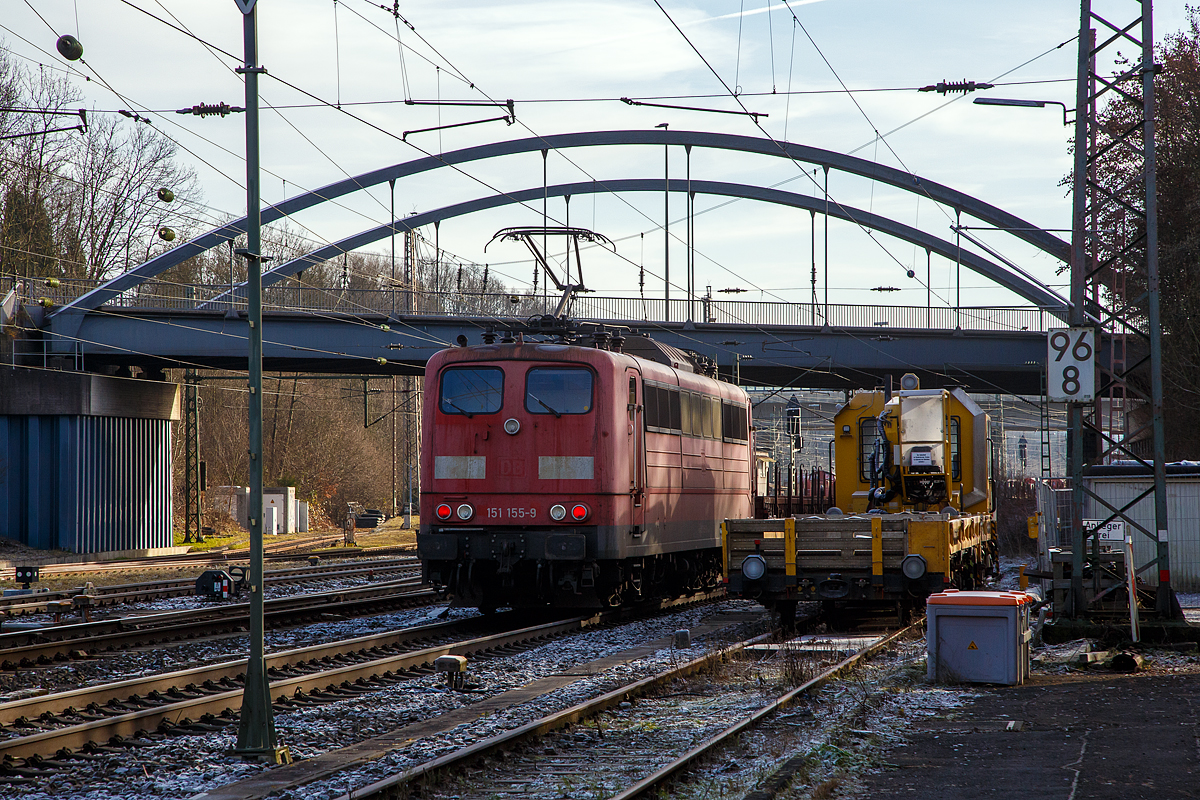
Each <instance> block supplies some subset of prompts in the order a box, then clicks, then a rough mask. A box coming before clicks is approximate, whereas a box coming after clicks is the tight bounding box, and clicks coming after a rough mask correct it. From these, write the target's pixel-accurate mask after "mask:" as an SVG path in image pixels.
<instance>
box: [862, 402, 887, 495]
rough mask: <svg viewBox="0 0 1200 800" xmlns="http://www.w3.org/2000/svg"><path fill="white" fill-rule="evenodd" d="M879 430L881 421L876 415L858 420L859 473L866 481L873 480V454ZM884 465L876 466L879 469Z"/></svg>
mask: <svg viewBox="0 0 1200 800" xmlns="http://www.w3.org/2000/svg"><path fill="white" fill-rule="evenodd" d="M878 431H879V421H878V420H877V419H875V418H874V417H863V418H862V419H860V420H859V421H858V466H859V475H860V477H861V478H862V480H863V482H864V483H870V482H871V454H872V453H874V452H875V437H876V435H877V433H878ZM880 455H882V454H880ZM882 466H883V465H882V464H876V467H875V468H876V469H879V468H880V467H882Z"/></svg>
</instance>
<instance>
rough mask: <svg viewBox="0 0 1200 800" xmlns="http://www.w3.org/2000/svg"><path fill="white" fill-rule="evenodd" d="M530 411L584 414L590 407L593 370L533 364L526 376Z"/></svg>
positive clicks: (554, 413)
mask: <svg viewBox="0 0 1200 800" xmlns="http://www.w3.org/2000/svg"><path fill="white" fill-rule="evenodd" d="M525 410H526V411H528V412H529V413H530V414H553V415H554V416H556V417H561V416H562V415H563V414H586V413H588V412H589V411H591V410H592V373H591V371H589V370H586V369H560V368H558V367H536V368H534V369H531V370H529V373H528V374H527V375H526V376H525Z"/></svg>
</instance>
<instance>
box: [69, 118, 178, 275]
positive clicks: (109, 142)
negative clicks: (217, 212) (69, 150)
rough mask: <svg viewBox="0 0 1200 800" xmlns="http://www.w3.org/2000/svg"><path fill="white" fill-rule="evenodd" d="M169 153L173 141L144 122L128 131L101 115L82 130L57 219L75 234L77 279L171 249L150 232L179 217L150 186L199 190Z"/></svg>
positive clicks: (172, 152)
mask: <svg viewBox="0 0 1200 800" xmlns="http://www.w3.org/2000/svg"><path fill="white" fill-rule="evenodd" d="M175 155H176V147H175V144H174V143H173V142H171V141H170V140H169V139H167V138H165V137H163V136H162V135H160V134H159V133H158V132H157V131H155V130H154V129H152V128H150V127H147V126H145V125H136V126H135V127H133V128H132V129H130V128H129V127H128V125H127V124H125V123H124V122H123V121H120V120H117V119H113V118H106V119H100V120H98V121H96V122H93V123H92V125H91V126H90V127H89V128H88V132H87V135H86V136H85V137H84V138H83V140H82V141H81V142H80V143H79V145H78V147H76V148H75V153H74V156H75V157H74V159H73V164H72V168H71V172H72V173H73V174H72V176H71V177H73V178H74V181H73V182H72V184H71V187H72V188H71V189H70V190H68V191H67V192H65V195H66V196H67V197H68V198H69V204H68V206H67V209H66V211H67V213H66V215H65V216H64V219H69V220H71V221H72V222H73V224H74V227H75V229H76V230H77V231H78V232H79V236H78V242H79V244H80V246H81V248H82V251H83V253H84V255H85V258H86V262H87V267H86V272H87V274H86V276H85V277H88V278H93V279H99V278H107V277H111V276H112V275H114V274H117V273H119V272H123V271H125V270H128V269H130V268H132V267H134V266H136V265H137V264H140V263H141V262H143V261H145V260H146V259H148V258H150V257H151V256H152V255H153V254H154V253H155V252H157V251H161V250H165V249H167V248H169V247H171V246H173V245H171V244H170V243H168V242H167V241H163V240H162V239H160V238H159V237H158V235H157V232H158V230H159V229H160V228H163V227H173V228H177V229H180V232H182V230H183V229H184V228H185V227H186V226H187V222H186V221H185V220H184V219H183V218H182V217H181V215H180V213H179V211H178V210H177V209H178V206H176V205H174V204H171V203H164V202H162V201H160V200H159V199H158V196H157V195H158V190H159V189H160V188H164V187H165V188H167V189H170V190H171V191H172V192H174V193H175V194H176V195H181V196H182V195H188V196H192V197H195V196H197V195H199V188H198V186H197V181H196V176H195V173H194V172H193V171H192V169H191V168H190V167H187V166H183V165H181V164H179V163H178V162H177V161H176V159H175Z"/></svg>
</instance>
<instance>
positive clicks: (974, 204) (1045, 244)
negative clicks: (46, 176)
mask: <svg viewBox="0 0 1200 800" xmlns="http://www.w3.org/2000/svg"><path fill="white" fill-rule="evenodd" d="M630 145H668V146H670V145H675V146H682V147H698V148H710V149H715V150H723V151H729V152H740V153H749V154H757V155H763V156H768V157H775V158H785V159H789V160H795V161H800V162H805V163H808V164H813V165H817V166H821V167H824V168H827V169H829V170H831V171H839V172H844V173H847V174H851V175H856V176H860V177H864V178H867V179H869V180H873V181H877V182H880V183H882V184H886V185H890V186H894V187H897V188H900V189H903V190H905V191H909V192H913V193H917V194H919V195H920V196H922V197H925V198H929V199H932V200H934V201H935V202H937V203H940V204H942V205H944V206H947V207H949V208H951V209H953V210H954V211H956V212H958V213H960V214H962V215H965V216H967V217H971V218H974V219H977V220H979V221H980V222H982V223H985V224H987V225H989V226H991V227H993V228H995V229H997V230H1000V231H1004V232H1007V233H1009V234H1010V235H1011V236H1013V237H1016V238H1017V239H1019V240H1021V241H1024V242H1025V243H1027V244H1029V245H1032V246H1033V247H1035V248H1037V249H1039V250H1041V251H1042V252H1045V253H1047V254H1049V255H1051V256H1052V257H1054V258H1056V259H1058V260H1060V261H1063V262H1066V261H1067V260H1068V259H1069V254H1070V247H1069V244H1068V243H1067V242H1065V241H1063V240H1062V239H1059V238H1058V237H1056V236H1054V235H1052V234H1050V233H1048V232H1046V231H1043V230H1041V229H1039V228H1038V227H1037V226H1034V225H1032V224H1030V223H1029V222H1027V221H1025V220H1022V219H1020V218H1019V217H1017V216H1015V215H1013V214H1010V213H1008V212H1006V211H1004V210H1002V209H999V208H997V207H995V206H992V205H990V204H988V203H985V202H983V201H982V200H979V199H977V198H974V197H971V196H970V195H967V194H964V193H962V192H959V191H956V190H954V189H951V188H949V187H947V186H944V185H942V184H939V183H936V182H933V181H929V180H926V179H924V178H921V177H919V176H916V175H913V174H911V173H907V172H904V171H901V170H897V169H895V168H892V167H888V166H885V165H882V164H878V163H875V162H872V161H868V160H865V159H860V158H857V157H854V156H848V155H844V154H840V153H835V152H832V151H828V150H822V149H819V148H814V147H808V146H806V145H799V144H791V143H782V142H775V141H771V140H769V139H760V138H755V137H747V136H737V135H731V134H720V133H707V132H698V131H671V130H667V131H663V130H649V131H647V130H630V131H597V132H584V133H569V134H559V135H553V136H545V137H530V138H525V139H517V140H511V141H505V142H496V143H491V144H486V145H480V146H477V147H469V148H464V149H461V150H456V151H452V152H449V153H445V154H443V155H441V156H433V157H425V158H419V159H415V160H412V161H407V162H403V163H399V164H395V165H392V166H389V167H385V168H382V169H378V170H374V171H372V172H367V173H364V174H362V175H357V176H354V177H351V178H348V179H345V180H341V181H337V182H335V183H331V184H329V185H327V186H324V187H322V188H320V189H317V190H314V191H311V192H307V193H304V194H300V195H297V196H295V197H292V198H289V199H288V200H285V201H283V202H281V203H278V204H275V205H271V206H267V207H265V208H264V209H263V210H262V221H263V223H264V224H265V223H270V222H273V221H276V220H279V219H281V218H283V217H286V216H289V215H292V214H295V213H298V212H300V211H303V210H305V209H308V208H312V207H315V206H319V205H320V204H322V203H325V202H329V201H331V200H335V199H337V198H339V197H343V196H346V195H348V194H352V193H354V192H358V191H362V190H365V189H368V188H370V187H373V186H378V185H380V184H383V183H387V182H389V181H393V180H399V179H402V178H405V177H411V176H414V175H418V174H421V173H425V172H429V171H432V170H437V169H441V168H451V169H454V168H457V167H461V165H465V164H471V163H473V162H479V161H484V160H488V159H494V158H500V157H504V156H510V155H517V154H523V153H533V152H542V151H548V150H560V149H569V148H578V147H612V146H630ZM664 188H666V189H667V190H668V191H671V192H677V193H686V192H688V191H689V190H690V191H691V192H693V193H698V194H711V195H716V196H723V197H732V198H742V199H750V200H756V201H760V202H768V203H773V204H778V205H783V206H789V207H793V208H799V209H804V210H808V211H811V212H814V213H821V214H825V213H826V212H828V215H829V216H830V217H835V218H840V219H843V220H846V221H850V222H853V223H855V224H858V225H861V226H863V227H866V228H870V229H872V230H876V231H879V232H881V233H885V234H887V235H889V236H892V237H895V238H898V239H900V240H903V241H906V242H910V243H912V244H915V245H917V246H919V247H922V248H924V249H926V250H928V251H930V252H935V253H938V254H939V255H942V256H944V257H947V258H951V259H953V258H956V257H959V258H961V263H962V264H963V265H964V266H966V267H967V268H968V269H970V270H973V271H974V272H976V273H978V274H980V275H982V276H984V277H986V278H987V279H989V280H990V281H992V282H994V283H996V284H997V285H1000V286H1003V287H1005V288H1007V289H1009V290H1011V291H1013V292H1014V293H1016V294H1017V295H1019V296H1021V297H1023V298H1024V299H1026V300H1027V301H1029V302H1030V303H1031V304H1033V305H1034V306H1037V307H1039V308H1042V309H1045V310H1046V311H1048V312H1050V313H1052V314H1055V315H1056V316H1065V315H1066V312H1067V309H1068V303H1067V301H1065V300H1064V299H1063V298H1062V297H1060V296H1059V295H1057V294H1055V293H1054V292H1053V291H1051V290H1049V289H1048V288H1047V287H1045V286H1043V285H1041V284H1039V283H1037V282H1036V281H1033V280H1030V279H1029V278H1028V277H1026V276H1025V275H1024V274H1022V273H1021V272H1019V271H1017V270H1015V269H1012V268H1010V267H1009V266H1008V265H1006V264H1003V263H997V262H996V261H992V260H989V259H987V258H984V257H982V256H980V255H978V254H976V253H973V252H970V251H965V250H960V249H959V248H958V247H957V246H956V245H955V243H954V242H951V241H948V240H945V239H941V238H939V237H936V236H933V235H932V234H929V233H927V232H924V231H921V230H918V229H916V228H913V227H910V226H907V225H905V224H903V223H900V222H898V221H895V220H892V219H888V218H886V217H883V216H880V215H876V214H872V213H870V212H867V211H864V210H861V209H856V208H852V207H848V206H846V205H844V204H837V203H830V204H826V202H825V201H824V200H821V199H817V198H814V197H810V196H807V195H802V194H799V193H795V192H788V191H784V190H780V189H775V188H768V187H762V186H756V185H750V184H741V183H727V182H718V181H705V180H692V181H690V183H689V182H688V181H684V180H680V179H672V180H670V181H666V182H665V181H664V179H663V178H661V177H660V178H622V179H614V180H598V181H583V182H575V183H567V184H558V185H554V186H537V187H530V188H526V189H521V190H516V191H508V192H500V193H492V194H490V195H488V196H485V197H480V198H478V199H475V200H469V201H465V202H461V203H457V204H453V205H449V206H445V207H443V208H440V209H434V210H430V211H426V212H423V213H420V214H417V215H415V216H411V217H406V218H403V219H394V220H392V221H391V222H390V223H389V224H385V225H380V226H376V227H374V228H371V229H369V230H365V231H362V232H360V233H357V234H354V235H352V236H349V237H346V238H344V239H342V240H340V241H337V242H333V243H331V244H328V245H325V246H323V247H320V248H317V249H315V250H313V251H312V252H310V253H307V254H305V255H303V256H302V257H300V258H297V259H294V260H292V261H288V262H286V263H283V264H279V265H277V266H275V267H274V268H272V269H270V270H268V271H266V272H264V274H263V285H264V287H266V286H269V285H271V284H272V283H275V282H278V281H281V280H284V279H285V278H287V277H290V276H292V275H295V274H296V273H297V272H300V271H302V270H304V269H305V268H307V267H308V266H310V265H312V264H315V263H320V262H324V261H327V260H329V259H332V258H335V257H336V256H338V255H341V254H343V253H346V252H350V251H352V250H355V249H358V248H361V247H364V246H366V245H368V244H371V243H372V242H376V241H379V240H381V239H384V238H387V237H389V236H392V235H394V234H396V233H402V232H404V231H407V230H411V229H414V228H418V227H422V226H425V225H428V224H430V223H435V222H440V221H441V220H445V219H450V218H453V217H457V216H462V215H464V214H470V213H474V212H477V211H482V210H486V209H491V208H498V207H502V206H505V205H511V204H517V203H526V202H530V201H533V200H537V199H540V198H542V197H544V196H552V197H560V196H565V195H583V194H589V193H598V192H604V193H613V192H644V191H653V192H660V191H663V189H664ZM245 229H246V218H245V217H242V218H240V219H236V220H233V221H231V222H229V223H227V224H225V225H222V226H218V227H216V228H214V229H212V230H210V231H207V232H206V233H203V234H201V235H199V236H197V237H195V238H194V239H192V240H190V241H188V242H186V243H184V244H181V245H179V246H178V247H175V248H173V249H171V250H169V251H167V252H165V253H163V254H161V255H159V256H157V257H155V258H153V259H150V260H148V261H146V262H145V263H143V264H141V265H139V266H137V267H135V268H133V269H131V270H129V271H128V272H126V273H123V274H122V275H119V276H117V277H115V278H113V279H111V280H109V281H107V282H106V283H104V284H102V285H101V286H99V287H98V288H96V289H94V290H92V291H89V292H87V293H86V294H83V295H81V296H80V297H78V298H76V299H75V300H73V301H72V302H69V303H67V304H65V305H63V306H61V307H59V308H56V309H54V310H53V311H52V312H51V313H49V314H48V315H47V319H46V321H45V331H46V333H47V334H48V335H49V336H50V337H51V340H52V342H54V343H55V344H54V345H52V347H55V346H57V345H58V344H59V343H62V344H61V347H60V349H62V348H65V346H66V343H67V342H69V341H79V340H86V341H88V342H90V343H97V344H96V345H92V346H93V347H95V351H96V352H104V351H105V345H106V343H108V342H109V339H108V338H107V335H106V333H105V330H107V329H112V330H114V332H115V329H116V328H118V327H120V324H128V318H129V316H130V315H128V314H124V315H122V316H123V317H124V318H125V319H124V322H122V323H120V324H119V323H118V321H115V320H113V318H112V316H111V315H99V316H98V315H96V314H95V313H94V312H96V311H97V310H98V309H100V307H101V306H102V305H103V304H105V303H107V302H109V301H111V300H113V299H114V298H116V297H117V296H118V295H120V294H121V293H123V292H125V291H128V290H129V289H132V288H134V287H136V286H137V285H138V284H139V283H141V282H143V281H145V280H148V279H151V278H153V277H154V276H156V275H159V274H161V273H162V272H164V271H165V270H167V269H169V268H171V267H173V266H175V265H177V264H179V263H181V262H183V261H185V260H186V259H188V258H191V257H194V256H196V255H198V254H200V253H202V252H204V251H206V250H210V249H212V248H214V247H218V246H221V245H224V244H226V243H228V242H230V241H232V240H233V239H234V238H235V237H236V236H238V235H240V234H242V233H244V232H245ZM219 299H221V298H218V300H219ZM214 306H220V304H219V303H216V302H215V301H213V300H211V299H210V300H209V301H208V305H207V308H208V309H212V308H214ZM204 309H205V306H201V307H199V308H197V309H196V310H195V313H196V314H200V315H205V314H211V313H212V311H211V310H210V311H205V310H204ZM110 322H111V324H109V323H110ZM441 322H442V323H445V322H446V320H442V321H441ZM460 322H461V324H462V326H465V327H467V328H473V327H474V328H477V327H479V324H478V321H474V322H473V321H472V320H468V319H462V320H460ZM484 322H490V323H493V324H494V320H486V321H484ZM201 327H203V325H201ZM320 327H322V326H321V325H317V324H316V321H315V320H314V324H313V328H314V331H315V329H316V328H320ZM698 327H703V324H701V325H700V326H698ZM85 328H86V329H87V330H86V331H85V330H84V329H85ZM752 328H753V330H756V331H758V333H754V332H753V330H751V329H747V330H745V331H742V332H741V333H739V337H740V338H743V339H746V338H747V337H751V338H752V337H755V336H757V337H759V338H762V337H763V336H766V331H763V330H762V326H752ZM189 330H192V331H193V332H192V333H190V334H189V333H187V332H185V331H184V330H176V331H173V332H171V334H170V335H171V336H174V337H184V338H188V337H189V336H190V338H192V339H195V340H196V343H195V349H196V350H203V344H202V343H201V342H200V339H202V338H204V335H203V334H202V333H199V332H195V326H189ZM85 333H86V335H84V334H85ZM843 333H844V332H843ZM873 333H878V331H873ZM889 333H892V334H895V333H896V331H895V330H891V331H889ZM921 333H922V334H923V335H924V337H926V338H928V337H929V335H930V334H931V333H933V332H931V331H922V332H921ZM321 335H322V336H324V335H328V334H327V333H325V334H321ZM808 335H812V333H811V332H809V334H808ZM818 335H831V336H837V335H839V332H838V331H829V330H828V328H826V329H825V330H824V331H822V332H821V333H820V334H818ZM1014 335H1015V334H1014ZM1031 335H1033V334H1031ZM771 336H773V337H774V338H778V336H779V334H778V333H774V334H771ZM950 336H951V332H950V331H945V332H944V333H942V335H941V336H938V337H937V338H938V339H943V340H946V339H948V338H949V337H950ZM959 337H960V338H961V332H959ZM1037 337H1038V340H1039V341H1040V335H1037ZM121 338H122V335H116V339H121ZM768 338H770V337H768ZM1018 338H1019V337H1018ZM113 344H114V346H115V345H116V342H115V341H114V342H113ZM760 344H762V346H763V347H764V349H765V347H766V345H765V342H764V343H760ZM161 346H162V348H163V350H164V352H163V355H164V357H166V353H165V351H166V350H171V351H172V352H176V353H178V352H183V351H187V350H188V349H189V348H188V346H187V345H186V344H181V343H178V342H162V343H161ZM299 349H301V350H303V349H305V348H303V347H301V348H299ZM952 349H953V348H951V350H952ZM110 352H111V353H115V352H116V350H115V349H110ZM1031 352H1032V350H1031V349H1030V347H1028V346H1026V347H1021V348H1018V349H1017V350H1013V349H1011V348H1000V347H997V348H996V353H995V355H994V358H995V360H996V362H997V363H996V364H994V365H992V366H1003V367H1008V368H1016V367H1017V366H1018V364H1017V363H1016V361H1017V360H1018V359H1019V360H1020V362H1021V363H1022V364H1023V365H1024V369H1023V370H1020V369H1019V370H1018V371H1026V372H1028V371H1030V370H1031V367H1030V365H1029V363H1028V362H1029V361H1030V359H1029V355H1030V353H1031ZM917 355H918V354H917V353H915V352H914V353H913V356H914V357H913V358H911V359H908V362H909V363H912V364H914V365H915V364H917V363H921V362H922V361H925V360H927V359H922V358H919V357H916V356H917ZM286 360H287V359H286V358H282V361H283V362H286ZM297 360H298V361H304V362H311V361H312V360H313V359H312V358H311V357H309V358H300V359H297ZM885 360H886V361H888V362H890V363H889V365H888V369H889V371H890V370H894V369H896V365H895V362H896V361H897V358H896V357H895V356H891V357H888V358H886V359H885ZM899 360H900V361H904V360H905V359H904V358H903V357H900V358H899ZM985 360H986V359H985ZM281 363H282V362H281ZM972 363H974V364H976V366H979V367H982V366H984V365H983V364H982V363H981V362H979V361H978V360H977V359H972ZM310 366H311V364H310ZM880 367H881V368H882V367H883V365H882V364H881V365H880ZM797 368H801V367H800V365H797ZM801 369H803V368H801ZM362 371H367V370H362ZM383 371H390V370H383ZM1022 383H1023V384H1028V381H1022Z"/></svg>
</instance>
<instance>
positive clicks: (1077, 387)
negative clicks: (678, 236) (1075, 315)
mask: <svg viewBox="0 0 1200 800" xmlns="http://www.w3.org/2000/svg"><path fill="white" fill-rule="evenodd" d="M1095 336H1096V333H1095V330H1094V329H1092V328H1051V329H1050V330H1049V331H1048V332H1047V337H1046V344H1047V348H1046V396H1047V397H1048V398H1049V399H1050V400H1052V401H1054V402H1057V403H1087V402H1091V401H1092V400H1094V399H1096V358H1095V356H1096V347H1095V344H1094V342H1095Z"/></svg>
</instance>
